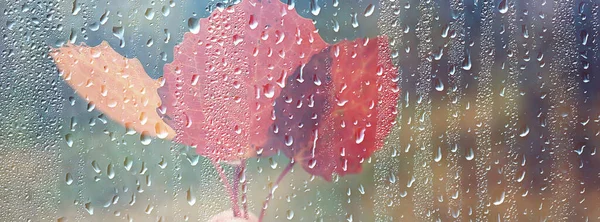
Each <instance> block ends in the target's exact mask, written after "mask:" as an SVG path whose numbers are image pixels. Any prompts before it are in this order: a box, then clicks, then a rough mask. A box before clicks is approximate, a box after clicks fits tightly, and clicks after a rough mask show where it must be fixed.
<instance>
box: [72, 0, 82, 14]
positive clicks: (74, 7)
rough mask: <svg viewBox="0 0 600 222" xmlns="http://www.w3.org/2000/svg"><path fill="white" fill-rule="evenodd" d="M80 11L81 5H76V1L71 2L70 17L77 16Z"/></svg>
mask: <svg viewBox="0 0 600 222" xmlns="http://www.w3.org/2000/svg"><path fill="white" fill-rule="evenodd" d="M80 11H81V4H77V0H74V1H73V8H72V9H71V14H72V15H77V14H79V12H80Z"/></svg>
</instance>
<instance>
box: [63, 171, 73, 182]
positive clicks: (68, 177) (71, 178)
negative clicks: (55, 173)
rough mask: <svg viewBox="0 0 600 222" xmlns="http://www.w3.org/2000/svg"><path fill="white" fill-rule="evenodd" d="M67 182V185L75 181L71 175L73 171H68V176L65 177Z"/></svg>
mask: <svg viewBox="0 0 600 222" xmlns="http://www.w3.org/2000/svg"><path fill="white" fill-rule="evenodd" d="M65 182H66V183H67V185H71V184H72V183H73V176H71V173H67V176H66V177H65Z"/></svg>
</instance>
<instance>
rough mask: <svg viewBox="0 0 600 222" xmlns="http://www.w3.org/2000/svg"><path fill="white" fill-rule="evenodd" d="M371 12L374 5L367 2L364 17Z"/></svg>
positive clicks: (373, 9) (373, 10)
mask: <svg viewBox="0 0 600 222" xmlns="http://www.w3.org/2000/svg"><path fill="white" fill-rule="evenodd" d="M373 12H375V6H373V4H369V5H368V6H367V8H366V9H365V17H369V16H371V15H373Z"/></svg>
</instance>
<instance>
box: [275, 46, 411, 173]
mask: <svg viewBox="0 0 600 222" xmlns="http://www.w3.org/2000/svg"><path fill="white" fill-rule="evenodd" d="M397 76H398V71H397V69H396V68H395V67H394V66H393V65H392V62H391V59H390V51H389V46H388V41H387V38H386V37H377V38H373V39H357V40H354V41H343V42H340V43H338V44H335V45H333V46H331V47H328V48H326V49H324V50H323V51H321V52H320V53H318V54H316V55H314V56H313V57H312V59H311V60H310V61H309V62H308V63H307V64H306V65H304V66H301V67H299V68H298V69H297V70H296V71H295V72H294V73H293V74H292V75H291V76H290V78H288V80H287V84H286V87H285V88H284V89H283V91H282V92H281V93H280V96H279V97H278V98H277V100H276V101H275V108H274V113H275V122H274V124H273V126H272V127H273V129H272V130H271V131H270V133H271V136H270V138H271V140H270V142H269V144H270V145H272V146H276V147H280V148H281V150H282V151H283V153H284V154H285V155H286V156H288V157H290V158H292V159H293V160H294V161H295V162H297V163H300V164H301V165H302V167H303V168H304V169H305V170H306V171H307V172H308V173H310V174H312V175H318V176H321V177H323V178H325V179H326V180H331V176H332V174H333V173H335V174H338V175H341V176H343V175H345V174H350V173H358V172H360V171H361V169H362V167H361V164H362V163H363V162H364V161H365V160H366V159H367V158H369V156H370V155H371V154H372V153H373V152H374V151H376V150H377V149H379V148H381V147H382V145H383V140H384V138H385V136H387V134H388V133H389V132H390V130H391V127H392V125H393V123H394V120H395V116H396V104H397V100H398V95H399V90H400V89H399V88H398V84H397Z"/></svg>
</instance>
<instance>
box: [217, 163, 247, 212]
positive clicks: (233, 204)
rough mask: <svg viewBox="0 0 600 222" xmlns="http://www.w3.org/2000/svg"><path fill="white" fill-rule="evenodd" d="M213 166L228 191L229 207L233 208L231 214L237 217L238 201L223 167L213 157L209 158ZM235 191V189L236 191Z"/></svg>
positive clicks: (238, 210)
mask: <svg viewBox="0 0 600 222" xmlns="http://www.w3.org/2000/svg"><path fill="white" fill-rule="evenodd" d="M210 160H211V162H212V164H213V166H215V168H216V169H217V172H218V173H219V176H220V177H221V181H222V183H223V186H225V189H226V190H227V193H229V199H230V201H231V208H232V210H233V216H234V217H239V216H240V207H239V206H238V202H237V199H236V196H237V194H235V193H234V191H233V189H232V187H231V185H230V184H229V180H227V175H225V170H223V167H222V166H221V164H219V162H217V160H215V159H212V158H211V159H210ZM236 193H237V191H236Z"/></svg>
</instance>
